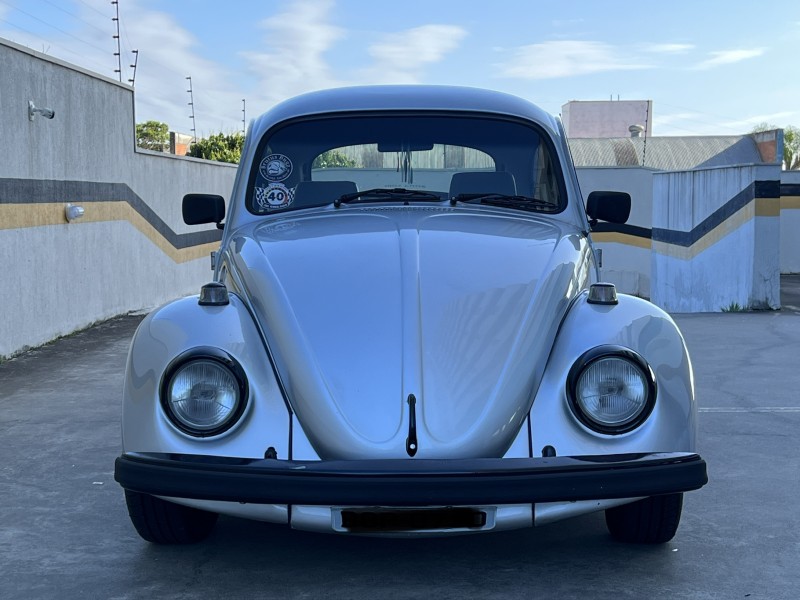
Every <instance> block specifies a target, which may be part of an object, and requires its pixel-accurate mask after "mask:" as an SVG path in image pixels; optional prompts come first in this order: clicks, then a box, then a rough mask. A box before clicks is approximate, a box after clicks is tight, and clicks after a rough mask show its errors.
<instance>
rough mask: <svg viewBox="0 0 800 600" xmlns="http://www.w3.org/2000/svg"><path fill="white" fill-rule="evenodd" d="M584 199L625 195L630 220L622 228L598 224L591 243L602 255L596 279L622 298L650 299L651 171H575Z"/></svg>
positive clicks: (613, 168)
mask: <svg viewBox="0 0 800 600" xmlns="http://www.w3.org/2000/svg"><path fill="white" fill-rule="evenodd" d="M577 171H578V181H579V182H580V186H581V192H582V193H583V197H584V198H588V197H589V193H590V192H592V191H601V190H605V191H614V192H627V193H629V194H630V195H631V216H630V219H628V222H627V223H626V224H625V225H622V226H619V225H613V226H612V225H609V224H608V223H598V224H597V225H596V226H595V227H594V230H593V232H592V239H593V241H594V242H595V244H596V245H597V247H598V248H599V249H601V250H602V251H603V266H602V267H601V269H600V277H601V279H602V280H603V281H607V282H609V283H613V284H615V285H616V286H617V289H618V290H619V291H621V292H624V293H626V294H635V295H636V296H640V297H643V298H649V297H650V249H651V241H650V228H651V220H652V213H653V170H652V169H647V168H642V167H598V168H579V169H578V170H577Z"/></svg>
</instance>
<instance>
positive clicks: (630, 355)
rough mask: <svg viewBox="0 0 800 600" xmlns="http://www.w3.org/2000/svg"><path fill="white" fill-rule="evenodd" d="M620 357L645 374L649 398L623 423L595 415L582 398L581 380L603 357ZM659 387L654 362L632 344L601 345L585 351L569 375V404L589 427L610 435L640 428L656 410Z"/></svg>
mask: <svg viewBox="0 0 800 600" xmlns="http://www.w3.org/2000/svg"><path fill="white" fill-rule="evenodd" d="M608 358H612V359H620V360H623V361H626V362H628V363H629V364H630V365H631V366H633V367H635V369H636V370H637V371H638V372H639V374H640V375H641V377H642V382H643V385H644V388H645V394H646V397H645V400H644V402H643V403H642V407H641V408H640V409H639V410H638V411H636V412H635V413H634V414H633V415H632V416H631V417H629V418H627V419H625V420H624V421H622V422H619V423H613V424H612V423H604V422H602V421H600V420H598V419H596V418H593V417H592V416H591V415H589V414H588V412H587V411H586V410H585V409H584V408H583V407H582V405H581V402H580V400H579V398H578V384H579V382H580V378H581V376H582V375H583V374H584V373H585V372H586V370H587V369H589V368H591V367H593V366H594V365H596V364H597V363H598V362H599V361H602V360H603V359H608ZM657 392H658V388H657V385H656V379H655V375H654V373H653V370H652V369H651V368H650V365H649V364H648V363H647V361H645V359H644V358H643V357H642V356H641V355H639V354H638V353H636V352H634V351H633V350H631V349H629V348H625V347H623V346H613V345H607V346H597V347H595V348H592V349H591V350H589V351H587V352H585V353H584V354H582V355H581V357H580V358H578V360H576V361H575V364H573V365H572V368H571V369H570V371H569V375H568V376H567V399H568V402H569V407H570V409H571V411H572V414H573V415H574V416H575V418H576V419H577V420H578V421H579V422H580V423H581V424H582V425H584V426H585V427H587V428H588V429H590V430H591V431H593V432H596V433H603V434H608V435H620V434H622V433H628V432H629V431H633V430H634V429H636V428H638V427H639V426H640V425H642V423H644V422H645V421H646V420H647V418H648V417H649V416H650V414H651V413H652V412H653V407H654V406H655V403H656V395H657Z"/></svg>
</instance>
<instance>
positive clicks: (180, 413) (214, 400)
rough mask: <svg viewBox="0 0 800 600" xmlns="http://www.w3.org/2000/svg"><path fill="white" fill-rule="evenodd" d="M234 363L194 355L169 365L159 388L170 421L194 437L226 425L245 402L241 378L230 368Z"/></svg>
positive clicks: (218, 430)
mask: <svg viewBox="0 0 800 600" xmlns="http://www.w3.org/2000/svg"><path fill="white" fill-rule="evenodd" d="M235 366H238V365H235V363H229V364H225V363H224V362H222V361H221V360H218V359H216V358H213V357H198V358H193V359H190V360H187V361H186V362H183V363H182V364H180V365H179V366H177V367H176V368H174V369H172V370H171V373H170V374H169V375H168V377H167V378H166V380H165V382H164V383H165V386H164V387H163V390H162V404H163V406H164V409H165V411H166V413H167V416H168V417H169V418H170V420H171V421H172V423H173V424H174V425H175V426H176V427H178V429H180V430H182V431H184V432H186V433H188V434H191V435H194V436H198V437H208V436H213V435H218V434H220V433H223V432H224V431H227V430H228V429H230V428H231V427H232V426H233V425H234V424H235V423H236V422H237V421H238V420H239V418H240V417H241V415H242V413H243V412H244V407H245V404H246V402H247V397H246V396H247V388H246V386H245V384H244V378H243V376H242V374H241V373H236V372H234V367H235ZM236 371H240V369H236Z"/></svg>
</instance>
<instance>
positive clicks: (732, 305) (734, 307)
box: [722, 302, 746, 312]
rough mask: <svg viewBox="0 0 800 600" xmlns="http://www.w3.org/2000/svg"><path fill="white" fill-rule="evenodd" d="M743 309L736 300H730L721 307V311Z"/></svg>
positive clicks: (740, 310) (741, 310)
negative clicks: (726, 304)
mask: <svg viewBox="0 0 800 600" xmlns="http://www.w3.org/2000/svg"><path fill="white" fill-rule="evenodd" d="M745 310H746V309H745V308H744V307H743V306H741V305H740V304H739V303H738V302H731V303H730V304H728V306H723V307H722V312H744V311H745Z"/></svg>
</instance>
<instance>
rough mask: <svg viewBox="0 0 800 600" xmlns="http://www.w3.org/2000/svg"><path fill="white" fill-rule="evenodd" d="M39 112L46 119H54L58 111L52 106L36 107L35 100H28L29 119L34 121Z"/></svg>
mask: <svg viewBox="0 0 800 600" xmlns="http://www.w3.org/2000/svg"><path fill="white" fill-rule="evenodd" d="M37 114H38V115H42V116H43V117H44V118H45V119H52V118H53V117H55V116H56V111H54V110H53V109H52V108H36V105H35V104H34V103H33V100H28V119H29V120H30V121H33V119H34V117H35V116H36V115H37Z"/></svg>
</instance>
